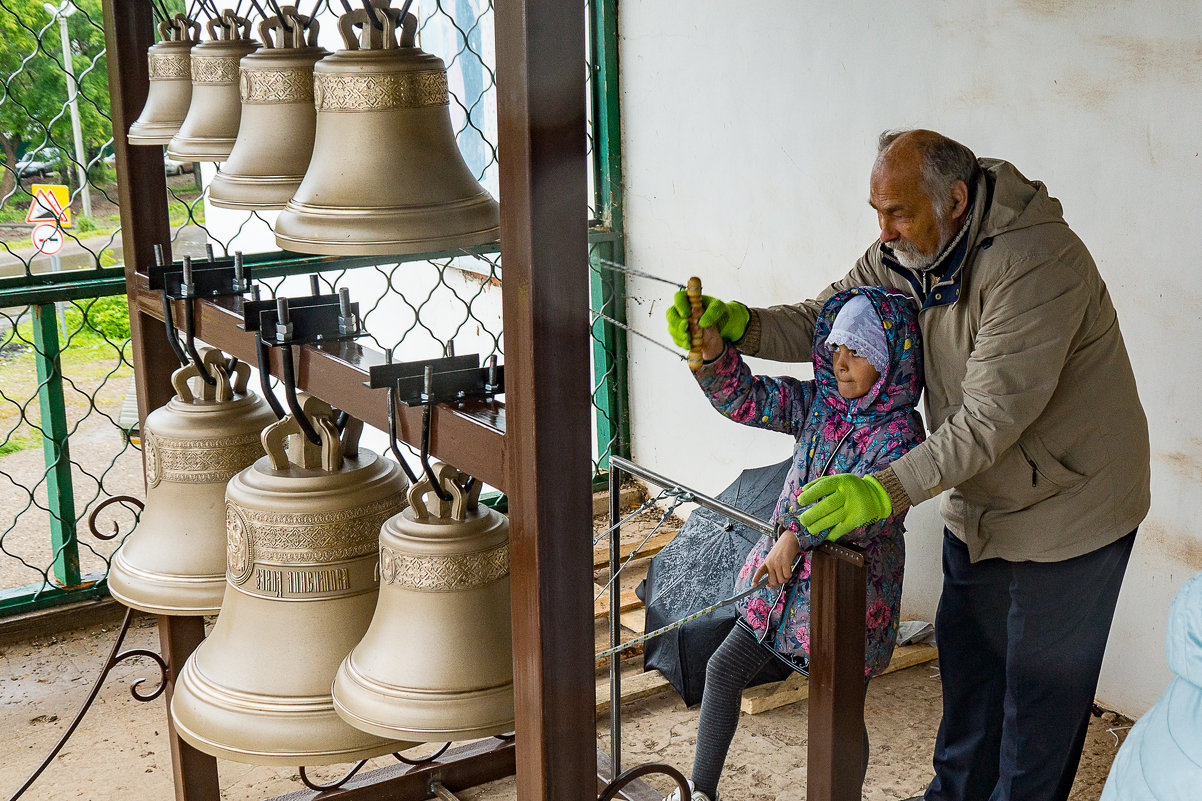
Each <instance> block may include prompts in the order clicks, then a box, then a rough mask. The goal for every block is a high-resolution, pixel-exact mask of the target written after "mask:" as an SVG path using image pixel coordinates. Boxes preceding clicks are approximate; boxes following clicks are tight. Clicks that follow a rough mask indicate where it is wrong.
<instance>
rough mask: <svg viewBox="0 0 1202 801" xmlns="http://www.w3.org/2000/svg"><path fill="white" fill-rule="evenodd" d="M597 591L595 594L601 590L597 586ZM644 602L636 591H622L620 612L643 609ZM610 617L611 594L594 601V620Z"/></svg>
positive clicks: (619, 602)
mask: <svg viewBox="0 0 1202 801" xmlns="http://www.w3.org/2000/svg"><path fill="white" fill-rule="evenodd" d="M593 586H594V587H596V589H595V590H594V591H593V593H594V594H596V593H597V592H599V591H600V590H601V588H600V587H598V586H597V585H596V584H594V585H593ZM642 608H643V602H642V600H641V599H640V598H639V596H637V595H635V594H634V590H622V594H621V596H620V600H619V601H618V612H619V614H620V613H622V612H629V611H630V610H631V609H642ZM608 615H609V592H608V591H607V592H606V593H605V594H604V595H602V596H601V597H600V598H598V599H597V600H596V601H593V619H594V620H597V619H600V618H603V617H606V616H608Z"/></svg>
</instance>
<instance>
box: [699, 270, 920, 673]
mask: <svg viewBox="0 0 1202 801" xmlns="http://www.w3.org/2000/svg"><path fill="white" fill-rule="evenodd" d="M857 294H863V295H867V296H868V299H869V300H870V301H871V303H872V305H873V308H875V309H876V312H877V315H878V316H879V317H880V318H881V320H882V323H883V325H884V328H885V338H886V341H887V342H888V343H889V358H890V362H889V369H888V371H887V372H886V373H885V374H884V375H882V376H881V377H880V378H879V379H877V381H876V383H875V384H874V385H873V387H872V389H870V390H869V391H868V394H867V395H865V396H863V397H862V398H855V399H853V400H848V399H846V398H844V397H843V396H842V395H840V394H839V391H838V385H837V383H836V381H835V375H834V372H833V369H832V367H831V360H830V352H829V351H828V350H827V347H826V338H827V335H828V334H829V333H830V330H831V325H832V324H833V323H834V320H835V315H836V314H837V313H838V312H839V309H840V308H842V306H843V304H844V303H846V302H847V300H848V299H849V298H851V297H852V296H854V295H857ZM912 303H913V301H912V300H910V299H909V298H908V297H907V296H905V295H902V294H899V293H897V292H896V291H891V290H886V289H884V288H881V287H854V288H852V289H847V290H844V291H842V292H840V293H838V294H836V295H834V296H832V297H831V298H830V299H829V300H827V302H826V304H825V305H824V306H823V307H822V312H821V313H820V314H819V316H818V322H817V324H816V325H815V328H814V349H813V353H814V380H812V381H800V380H798V379H795V378H790V377H787V376H786V377H780V378H769V377H766V376H753V375H752V374H751V370H750V369H749V368H748V367H747V365H746V364H744V362H743V359H742V357H741V356H740V355H739V352H738V351H737V350H736V349H735V348H734V347H732V346H729V345H728V346H727V348H726V351H725V352H724V353H723V354H722V355H721V356H720V357H718V359H716V360H715V361H713V362H710V363H708V364H705V365H703V366H702V367H701V369H699V370H698V371H697V372H696V377H697V381H698V383H699V384H700V385H701V388H702V390H704V392H705V393H706V395H707V396H708V397H709V399H710V402H711V403H712V404H713V405H714V408H716V409H717V410H718V411H719V412H721V413H722V414H724V415H726V416H727V417H729V418H730V419H731V420H734V421H736V422H739V423H744V424H746V425H750V426H756V427H758V428H767V429H770V430H772V431H780V432H783V433H786V434H791V435H793V436H794V437H796V438H797V446H796V448H795V450H794V452H793V465H792V467H791V468H790V469H789V473H788V475H787V476H786V477H785V486H784V489H783V491H782V492H781V496H780V499H779V500H778V501H777V502H776V509H775V511H774V513H773V515H774V518H775V520H776V522H777V523H778V524H779V528H780V529H781V530H782V531H783V533H782V535H781V536H786V535H789V536H795V537H797V539H798V542H800V543H801V548H802V558H801V561H800V563H799V565H798V569H797V570H796V572H795V573H794V575H793V578H792V579H790V580H789V582H788V583H786V584H785V586H784V588H783V589H782V588H765V589H763V590H760V591H759V592H756V593H753V594H752V595H750V596H748V597H747V598H745V599H743V600H742V601H740V602H739V604H738V609H739V612H740V613H741V619H740V620H739V622H740V623H741V624H743V625H745V626H747V627H748V628H749V629H751V631H752V633H753V634H755V635H756V636H757V637H758V638H759V639H760V641H761V642H764V643H765V644H767V645H769V646H770V647H771V648H772V649H773V650H774V651H775V652H776V653H777V654H778V655H779V656H781V657H782V658H784V659H785V661H787V662H789V663H790V664H791V665H793V666H794V667H797V668H804V667H805V665H806V663H807V661H808V658H809V651H810V551H811V549H813V548H814V547H816V546H818V545H819V544H821V542H822V540H823V538H822V537H821V536H811V535H810V534H809V533H808V532H807V531H806V530H805V528H804V527H802V526H801V524H800V523H799V522H798V519H797V518H798V517H799V516H800V515H801V513H802V512H803V511H805V507H801V506H799V505H798V503H797V496H798V495H800V493H801V488H802V487H803V486H805V484H807V483H808V482H810V481H812V480H813V479H815V478H818V477H819V476H824V475H831V474H834V473H854V474H856V475H859V476H863V475H868V474H870V473H875V472H878V471H880V470H882V469H884V468H885V466H886V465H888V464H889V463H890V462H892V461H893V460H894V459H896V458H898V457H899V456H901V455H902V454H903V453H905V452H906V451H907V450H909V449H910V448H912V447H914V446H915V445H917V444H918V443H919V442H921V441H922V439H923V428H922V419H921V418H920V417H919V416H918V412H917V410H916V409H915V406H916V404H917V403H918V396H919V393H920V392H921V390H922V343H921V342H920V341H919V330H918V319H917V316H916V313H915V310H914V307H913V305H912ZM904 517H905V515H904V514H902V515H899V516H894V517H890V518H888V519H886V520H882V521H879V522H877V523H872V524H870V525H867V526H865V527H863V528H861V529H858V530H856V531H853V532H852V533H850V534H848V535H847V536H846V537H844V538H843V539H842V540H841V542H848V543H853V544H855V545H858V546H860V547H861V548H863V549H864V551H865V558H866V564H867V569H868V582H867V583H868V594H867V599H866V601H867V612H868V615H867V639H866V641H865V665H864V675H865V676H876V675H879V674H880V673H882V672H883V671H884V670H885V667H886V665H888V664H889V659H890V658H891V656H892V655H893V645H894V643H895V642H896V640H897V625H898V615H899V612H900V607H901V585H902V571H903V568H904V565H905V542H904V540H903V533H904V531H905V528H904V525H903V520H904ZM772 545H773V540H772V539H771V538H770V537H767V536H765V537H763V538H761V539H760V541H759V542H758V543H757V544H756V546H755V547H754V548H752V549H751V553H750V554H749V555H748V557H747V562H746V563H745V564H744V565H743V569H742V570H741V571H740V572H739V580H738V581H737V582H736V589H738V590H740V591H741V590H743V589H746V588H747V587H750V586H751V579H752V576H753V575H754V573H755V570H756V568H758V567H759V566H760V564H761V563H762V562H763V561H764V558H765V557H766V556H767V555H768V552H769V551H770V550H771V549H772Z"/></svg>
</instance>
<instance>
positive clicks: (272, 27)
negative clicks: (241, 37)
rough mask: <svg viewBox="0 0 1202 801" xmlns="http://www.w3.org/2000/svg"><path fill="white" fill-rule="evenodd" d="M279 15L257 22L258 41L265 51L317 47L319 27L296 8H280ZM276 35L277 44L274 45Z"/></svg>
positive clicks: (313, 20)
mask: <svg viewBox="0 0 1202 801" xmlns="http://www.w3.org/2000/svg"><path fill="white" fill-rule="evenodd" d="M279 9H280V13H279V14H278V15H277V16H274V17H265V18H264V19H263V20H262V21H261V22H259V39H260V40H262V42H263V46H264V47H265V48H267V49H269V50H270V49H275V48H301V47H317V32H318V30H319V29H320V28H321V25H320V24H319V23H318V21H317V20H315V19H313V17H306V16H305V15H304V14H301V13H299V12H298V11H297V10H296V6H280V7H279ZM276 34H278V35H279V42H280V43H279V44H278V45H277V44H276Z"/></svg>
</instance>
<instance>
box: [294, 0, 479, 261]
mask: <svg viewBox="0 0 1202 801" xmlns="http://www.w3.org/2000/svg"><path fill="white" fill-rule="evenodd" d="M377 26H378V27H377ZM356 28H359V33H358V34H356V32H355V29H356ZM398 28H400V39H399V42H398V39H397V29H398ZM416 28H417V18H416V17H415V16H414V15H412V14H406V15H405V16H404V18H403V19H402V18H401V15H400V11H399V10H398V9H394V8H390V7H389V6H388V4H387V2H386V0H371V16H369V15H368V11H367V10H366V9H363V10H356V11H354V12H349V13H347V14H344V15H342V16H341V17H340V18H339V32H340V33H341V34H342V38H343V41H344V43H345V45H346V49H345V50H340V51H338V52H337V53H335V54H334V55H332V56H328V57H327V58H324V59H322V60H321V61H320V62H318V63H317V66H316V67H315V68H314V70H313V78H314V104H315V105H316V107H317V133H316V136H315V139H314V143H313V158H312V160H311V161H310V162H309V169H308V171H307V172H306V173H305V178H304V180H303V181H302V182H301V185H300V188H299V189H297V191H296V195H295V196H294V197H293V198H292V200H290V201H289V202H288V205H287V206H286V207H285V208H284V210H283V211H282V212H280V215H279V218H278V219H277V220H276V225H275V233H276V243H277V244H278V245H279V246H280V247H281V248H284V249H285V250H291V251H296V252H299V253H317V254H327V255H335V256H342V255H389V254H407V253H422V252H428V251H437V250H445V249H447V248H452V247H467V246H469V245H477V244H481V243H484V242H492V241H495V240H496V239H497V238H498V236H499V232H500V227H499V226H500V217H499V211H498V206H497V202H496V201H495V200H493V198H492V196H491V195H489V194H488V192H487V191H486V190H485V189H484V188H483V187H482V186H480V184H479V182H477V180H476V178H475V177H474V176H473V175H472V173H471V170H470V169H468V166H467V164H465V163H464V161H463V156H462V154H461V153H460V152H459V147H458V145H456V143H455V133H454V131H453V130H452V128H451V116H450V108H449V105H448V103H449V95H448V93H447V71H446V65H445V64H444V63H443V61H442V59H440V58H437V57H436V56H432V55H430V54H429V53H425V52H423V51H422V50H421V49H420V48H418V47H416V46H414V34H415V31H416Z"/></svg>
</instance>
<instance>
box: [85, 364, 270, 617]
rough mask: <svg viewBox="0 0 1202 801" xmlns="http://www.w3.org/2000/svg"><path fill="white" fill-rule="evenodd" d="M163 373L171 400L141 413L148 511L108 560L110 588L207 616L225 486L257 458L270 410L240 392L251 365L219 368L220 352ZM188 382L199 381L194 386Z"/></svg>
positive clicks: (217, 594) (220, 566)
mask: <svg viewBox="0 0 1202 801" xmlns="http://www.w3.org/2000/svg"><path fill="white" fill-rule="evenodd" d="M201 359H202V365H203V367H204V369H205V370H206V372H207V373H208V375H209V376H210V377H212V378H213V380H214V383H213V384H212V385H210V384H207V383H204V382H203V381H201V380H200V376H201V372H200V370H199V369H198V368H196V367H195V366H193V365H191V364H189V365H187V366H186V367H181V368H180V369H178V370H176V371H175V373H174V374H173V375H172V376H171V383H172V386H174V387H175V397H174V398H172V399H171V400H170V401H168V402H167V404H166V405H165V406H162V407H160V408H158V409H156V410H154V411H153V412H151V413H150V414H149V415H148V416H147V418H146V426H145V428H144V432H143V437H142V447H143V451H144V453H145V461H146V508H145V509H144V510H143V511H142V514H141V517H140V520H139V523H138V527H137V528H136V529H135V530H134V532H133V533H132V534H130V536H129V538H128V539H126V540H125V542H124V543H123V544H122V546H121V547H120V548H119V549H118V550H117V553H116V555H115V556H114V557H113V563H112V567H111V569H110V570H109V576H108V585H109V591H110V592H111V593H112V594H113V597H114V598H116V599H117V600H118V601H120V602H121V603H123V604H125V605H126V606H130V607H133V608H134V609H141V610H142V611H144V612H151V613H153V614H156V615H213V614H216V613H217V611H218V610H219V609H220V608H221V598H222V596H224V595H225V485H226V484H227V483H228V482H229V480H230V479H231V478H233V477H234V476H235V475H236V474H237V473H238V472H239V471H241V470H242V469H243V468H245V467H246V466H247V465H249V464H252V463H253V462H254V461H255V460H256V459H258V458H259V457H260V456H262V455H263V445H262V443H261V442H260V440H259V435H260V434H261V433H262V431H263V428H264V427H265V426H267V425H270V424H271V423H274V422H275V415H273V414H272V412H271V409H269V408H268V407H267V404H265V403H264V402H263V401H262V400H261V399H260V398H259V397H257V396H255V395H253V394H248V393H247V392H246V380H247V378H248V377H249V376H250V367H249V366H248V365H246V364H245V363H241V362H240V363H238V365H237V367H235V368H234V373H233V375H230V374H229V373H228V372H227V371H226V364H225V361H224V357H223V355H222V353H221V351H219V350H216V349H214V348H202V349H201ZM193 385H195V386H198V387H200V389H201V391H200V392H199V393H194V392H193Z"/></svg>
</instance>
